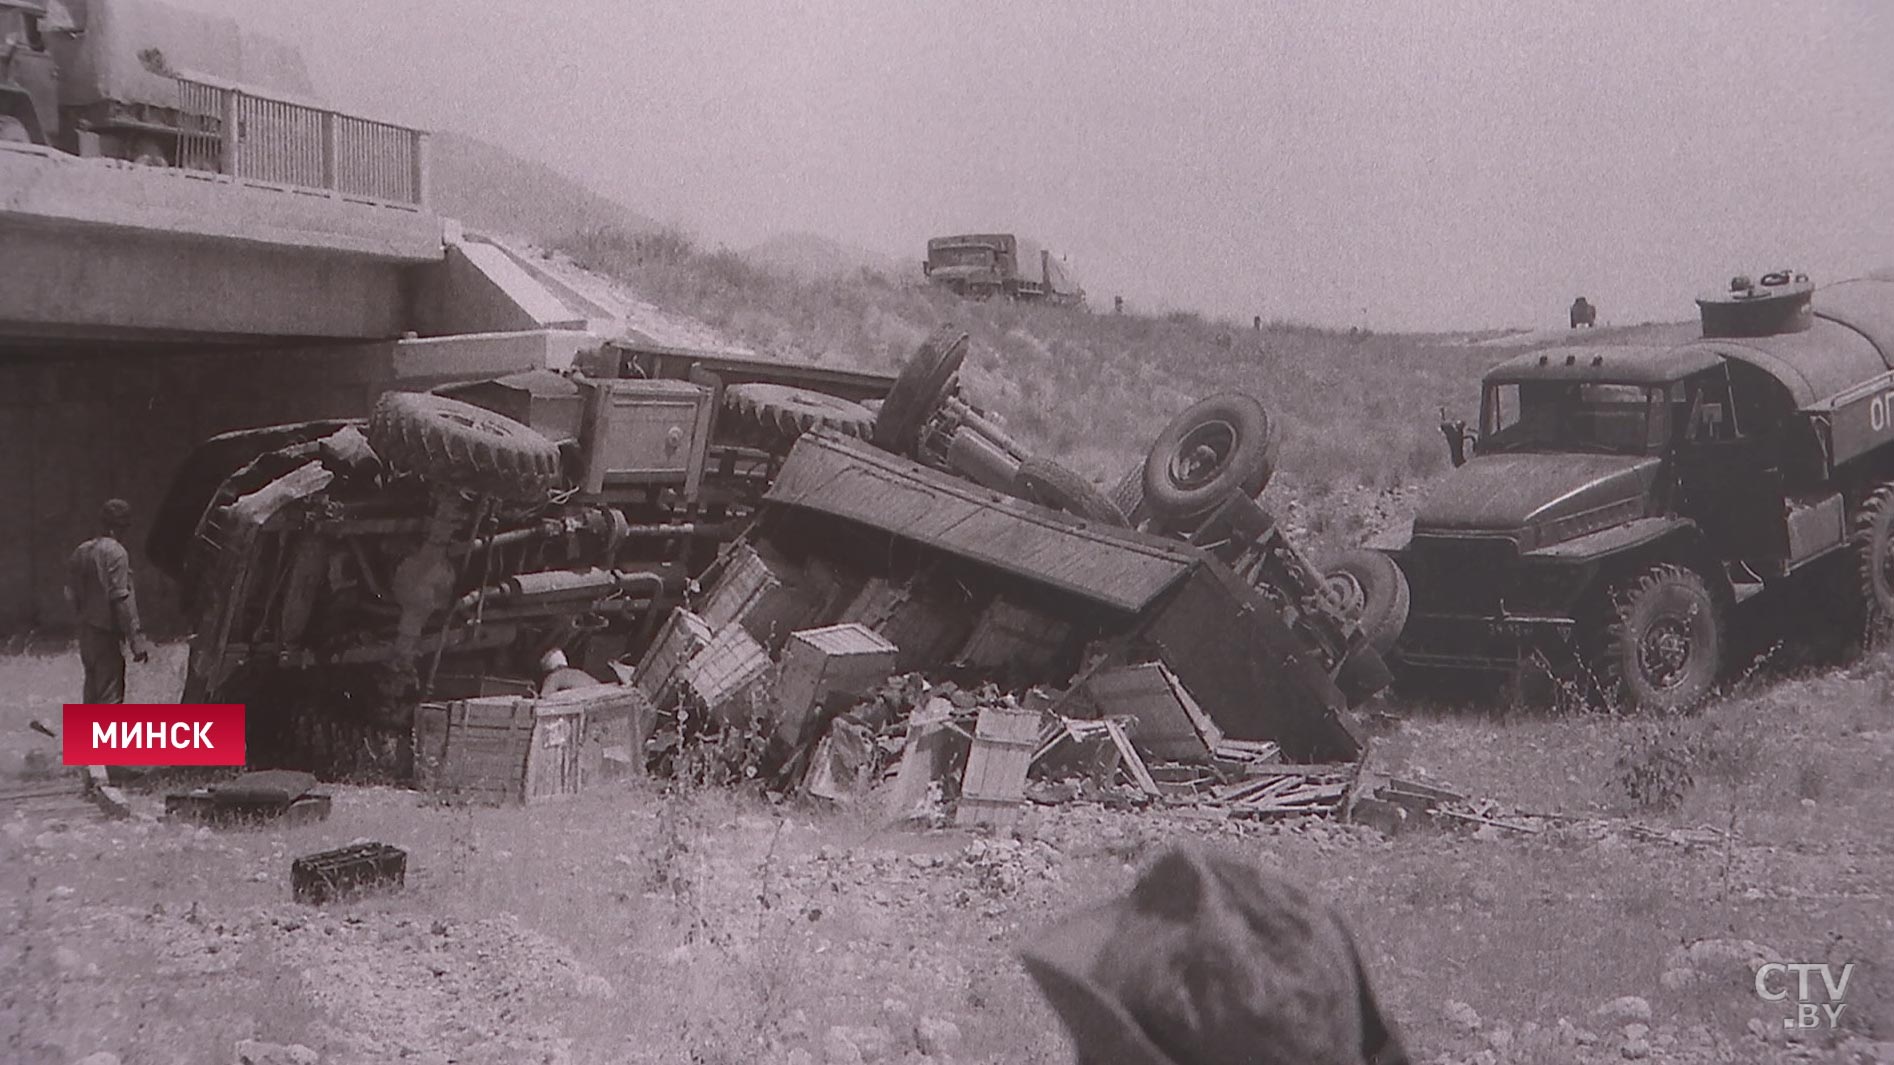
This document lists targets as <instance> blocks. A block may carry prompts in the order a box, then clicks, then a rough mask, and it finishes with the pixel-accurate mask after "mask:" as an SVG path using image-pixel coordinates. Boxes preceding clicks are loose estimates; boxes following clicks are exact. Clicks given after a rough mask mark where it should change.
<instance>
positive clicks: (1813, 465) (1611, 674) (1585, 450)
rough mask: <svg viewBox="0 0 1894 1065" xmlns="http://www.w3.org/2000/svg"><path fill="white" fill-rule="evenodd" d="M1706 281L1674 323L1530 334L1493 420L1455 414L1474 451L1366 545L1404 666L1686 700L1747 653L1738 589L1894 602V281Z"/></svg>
mask: <svg viewBox="0 0 1894 1065" xmlns="http://www.w3.org/2000/svg"><path fill="white" fill-rule="evenodd" d="M1697 303H1698V305H1699V308H1700V317H1701V321H1700V328H1697V329H1689V331H1688V332H1685V331H1684V330H1679V333H1678V335H1677V337H1676V338H1675V340H1674V341H1673V342H1671V343H1665V344H1649V345H1642V346H1630V345H1604V344H1600V345H1572V346H1566V347H1555V348H1551V349H1547V350H1541V351H1532V352H1527V353H1526V354H1523V355H1519V356H1516V357H1514V358H1512V359H1510V360H1508V361H1507V362H1504V363H1502V364H1500V365H1499V366H1497V367H1495V368H1494V369H1492V370H1491V371H1489V372H1488V373H1487V374H1486V377H1485V380H1484V381H1483V384H1482V398H1481V403H1480V420H1479V426H1478V428H1477V430H1475V431H1473V432H1469V431H1468V429H1467V427H1466V425H1465V424H1464V423H1459V422H1455V423H1450V424H1447V425H1444V426H1443V427H1442V428H1443V430H1445V431H1446V433H1447V437H1448V443H1449V446H1450V449H1451V451H1452V458H1453V462H1454V465H1455V466H1456V467H1457V468H1456V469H1454V470H1453V471H1452V472H1451V473H1450V474H1449V475H1448V476H1447V477H1446V479H1445V480H1444V481H1443V482H1442V483H1441V484H1439V485H1437V486H1436V487H1435V489H1434V490H1433V491H1432V492H1431V493H1430V495H1429V496H1428V498H1427V499H1426V500H1425V501H1424V502H1423V503H1422V505H1421V506H1420V508H1419V512H1418V514H1417V516H1416V518H1415V520H1414V525H1413V529H1412V533H1411V535H1407V536H1404V537H1402V538H1400V539H1399V540H1397V541H1395V542H1391V543H1379V544H1374V545H1371V546H1375V547H1379V548H1382V549H1383V550H1386V551H1387V552H1388V553H1389V554H1390V556H1391V557H1392V558H1393V559H1394V560H1395V561H1396V562H1397V563H1398V564H1399V567H1400V569H1401V571H1402V572H1403V574H1404V575H1405V577H1406V580H1407V582H1408V584H1409V589H1410V593H1411V599H1410V602H1411V610H1410V614H1409V618H1408V623H1407V625H1406V626H1405V628H1404V629H1403V631H1402V634H1401V636H1400V639H1399V641H1398V644H1397V646H1396V648H1395V657H1396V659H1397V667H1396V674H1397V676H1399V675H1401V674H1402V673H1407V674H1410V675H1412V674H1415V673H1420V672H1426V671H1454V672H1462V673H1464V672H1467V671H1496V672H1503V673H1514V675H1515V676H1517V675H1518V673H1517V671H1519V670H1521V669H1522V668H1533V669H1534V670H1535V671H1536V672H1539V673H1540V675H1541V676H1544V675H1547V674H1548V673H1549V675H1550V676H1552V677H1553V678H1558V677H1561V676H1563V677H1566V678H1569V679H1570V680H1572V681H1574V682H1576V684H1577V685H1578V687H1579V690H1582V691H1586V692H1589V693H1590V694H1591V695H1593V696H1594V697H1595V701H1599V702H1603V703H1605V704H1607V705H1609V706H1623V707H1642V708H1655V709H1679V708H1684V707H1687V706H1689V705H1691V704H1693V703H1696V702H1698V701H1700V700H1702V699H1703V698H1704V697H1706V696H1707V695H1708V694H1709V693H1710V692H1711V690H1712V689H1713V688H1714V686H1715V684H1716V683H1717V682H1718V680H1719V679H1720V678H1721V677H1722V676H1723V675H1724V673H1725V671H1726V669H1727V668H1728V667H1729V665H1730V664H1731V659H1732V657H1733V656H1732V655H1731V654H1730V652H1729V647H1730V642H1731V641H1730V638H1729V634H1730V631H1731V629H1730V622H1731V618H1732V614H1733V612H1734V611H1737V610H1739V609H1744V610H1756V609H1774V610H1778V611H1779V610H1781V609H1783V607H1785V606H1789V605H1793V604H1797V603H1801V604H1806V605H1807V607H1808V609H1810V610H1811V611H1814V612H1818V613H1819V615H1820V616H1821V617H1823V618H1825V619H1827V620H1828V621H1829V622H1831V623H1832V622H1834V621H1837V620H1840V621H1844V622H1846V623H1849V624H1850V625H1851V626H1859V628H1858V630H1857V631H1862V632H1869V633H1871V632H1873V631H1875V628H1874V627H1875V626H1879V625H1885V624H1886V623H1887V621H1888V619H1890V618H1894V413H1891V412H1894V282H1888V281H1873V280H1856V281H1846V282H1841V283H1838V284H1834V285H1829V286H1827V287H1825V288H1823V289H1821V290H1820V291H1819V292H1817V291H1816V290H1815V288H1814V286H1813V285H1812V284H1811V283H1810V282H1809V280H1808V277H1807V275H1805V274H1799V273H1794V272H1791V271H1780V272H1775V273H1770V274H1767V275H1764V276H1763V277H1761V278H1760V279H1759V281H1758V282H1756V283H1752V282H1751V281H1750V279H1749V278H1747V277H1738V278H1736V279H1734V280H1733V281H1732V282H1731V284H1730V286H1729V288H1728V289H1727V290H1725V291H1721V292H1716V293H1712V294H1710V295H1706V296H1703V297H1701V298H1699V299H1698V301H1697ZM1469 445H1470V447H1469ZM1469 450H1470V454H1469ZM1785 597H1787V598H1785ZM1752 600H1755V601H1756V604H1757V605H1756V606H1752V607H1745V606H1744V604H1748V603H1750V602H1751V601H1752ZM1771 602H1774V603H1775V604H1777V605H1776V606H1775V607H1774V608H1767V607H1765V606H1764V604H1769V603H1771ZM1526 676H1527V678H1528V679H1530V677H1531V674H1527V675H1526Z"/></svg>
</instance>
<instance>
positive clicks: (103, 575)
mask: <svg viewBox="0 0 1894 1065" xmlns="http://www.w3.org/2000/svg"><path fill="white" fill-rule="evenodd" d="M100 519H101V521H102V523H103V524H104V527H105V533H104V535H102V536H96V537H93V538H92V539H90V540H87V541H86V542H85V543H82V544H80V545H79V547H78V549H77V550H75V551H73V553H72V559H71V561H70V562H68V563H67V566H66V602H67V603H69V604H71V606H72V609H73V611H74V612H75V613H77V614H78V615H79V662H80V664H81V665H83V666H84V667H85V697H84V701H85V702H88V703H122V702H124V701H125V647H126V645H128V644H129V645H130V647H131V652H132V661H134V662H144V661H147V660H148V659H149V658H150V657H151V645H150V644H149V643H147V642H146V640H145V632H144V629H143V627H142V626H140V625H139V623H138V597H137V594H136V593H135V592H134V590H133V588H132V560H131V554H130V553H129V552H127V551H126V550H125V545H124V544H123V543H121V542H120V540H121V539H122V538H123V537H124V536H125V534H126V533H128V532H130V531H131V527H132V506H131V504H130V503H127V502H125V501H124V500H123V499H108V500H106V502H105V506H104V508H103V509H102V511H101V512H100Z"/></svg>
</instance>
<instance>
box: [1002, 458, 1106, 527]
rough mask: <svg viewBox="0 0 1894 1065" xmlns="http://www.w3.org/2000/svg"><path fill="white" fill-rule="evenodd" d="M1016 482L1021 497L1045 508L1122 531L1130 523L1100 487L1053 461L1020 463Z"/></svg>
mask: <svg viewBox="0 0 1894 1065" xmlns="http://www.w3.org/2000/svg"><path fill="white" fill-rule="evenodd" d="M1014 480H1015V483H1016V484H1017V486H1018V488H1017V492H1016V494H1017V495H1018V496H1019V497H1020V498H1022V499H1026V500H1030V501H1031V502H1034V503H1037V504H1039V505H1040V506H1042V507H1049V508H1051V509H1053V510H1062V511H1064V512H1066V513H1067V514H1076V515H1078V516H1079V517H1081V518H1084V519H1085V520H1087V521H1095V522H1099V523H1101V524H1104V525H1111V526H1116V527H1119V528H1123V527H1124V526H1125V525H1127V524H1129V522H1127V521H1126V520H1125V513H1124V511H1122V510H1119V509H1118V505H1117V504H1116V503H1113V502H1112V501H1111V500H1110V499H1109V498H1108V497H1107V496H1106V495H1105V493H1103V492H1101V491H1099V490H1098V488H1097V486H1096V485H1094V484H1092V482H1090V481H1088V480H1086V479H1085V478H1083V477H1081V476H1079V475H1078V474H1077V473H1075V472H1073V471H1072V470H1068V469H1066V468H1065V467H1064V466H1061V465H1059V464H1058V463H1056V462H1053V461H1051V460H1049V459H1039V458H1030V459H1027V460H1026V461H1024V462H1022V463H1020V464H1019V474H1018V476H1017V477H1016V478H1015V479H1014Z"/></svg>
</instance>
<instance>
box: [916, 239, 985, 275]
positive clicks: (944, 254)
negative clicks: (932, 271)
mask: <svg viewBox="0 0 1894 1065" xmlns="http://www.w3.org/2000/svg"><path fill="white" fill-rule="evenodd" d="M929 258H930V259H931V260H932V262H933V264H934V266H935V268H936V269H938V268H940V267H943V266H991V265H992V264H993V249H992V248H989V247H986V246H984V245H979V244H961V245H956V246H949V247H945V248H935V249H933V251H932V252H931V253H930V255H929Z"/></svg>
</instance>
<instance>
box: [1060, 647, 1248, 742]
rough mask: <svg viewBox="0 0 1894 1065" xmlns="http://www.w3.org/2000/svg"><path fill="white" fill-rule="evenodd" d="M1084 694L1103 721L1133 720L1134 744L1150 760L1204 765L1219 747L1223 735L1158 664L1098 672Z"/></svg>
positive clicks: (1086, 683) (1090, 680)
mask: <svg viewBox="0 0 1894 1065" xmlns="http://www.w3.org/2000/svg"><path fill="white" fill-rule="evenodd" d="M1085 693H1086V696H1087V697H1088V698H1089V699H1090V700H1091V702H1092V704H1093V705H1095V706H1096V707H1097V708H1098V711H1099V715H1100V716H1101V717H1106V718H1116V717H1128V718H1132V719H1133V720H1135V721H1136V722H1137V728H1136V731H1135V732H1134V733H1133V734H1132V736H1131V740H1132V743H1133V744H1134V745H1135V746H1136V747H1137V749H1138V750H1139V751H1142V752H1144V753H1145V754H1146V755H1148V756H1150V757H1151V758H1154V759H1158V760H1161V761H1175V762H1208V761H1211V760H1212V758H1213V754H1212V752H1213V751H1215V749H1216V747H1217V745H1218V744H1220V743H1222V742H1223V730H1222V729H1219V728H1217V726H1216V723H1215V722H1213V721H1211V720H1210V715H1208V714H1206V713H1204V712H1203V709H1202V708H1201V707H1199V706H1198V705H1197V701H1196V700H1195V699H1192V698H1191V697H1190V692H1189V691H1187V690H1185V688H1184V685H1183V683H1182V682H1181V681H1179V680H1178V679H1177V675H1176V674H1174V673H1172V672H1171V671H1170V667H1168V666H1166V665H1165V664H1164V663H1162V662H1145V663H1141V664H1138V665H1133V666H1115V667H1113V668H1110V669H1101V670H1099V671H1098V672H1096V673H1093V674H1092V675H1091V676H1090V677H1088V678H1087V679H1086V681H1085Z"/></svg>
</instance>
